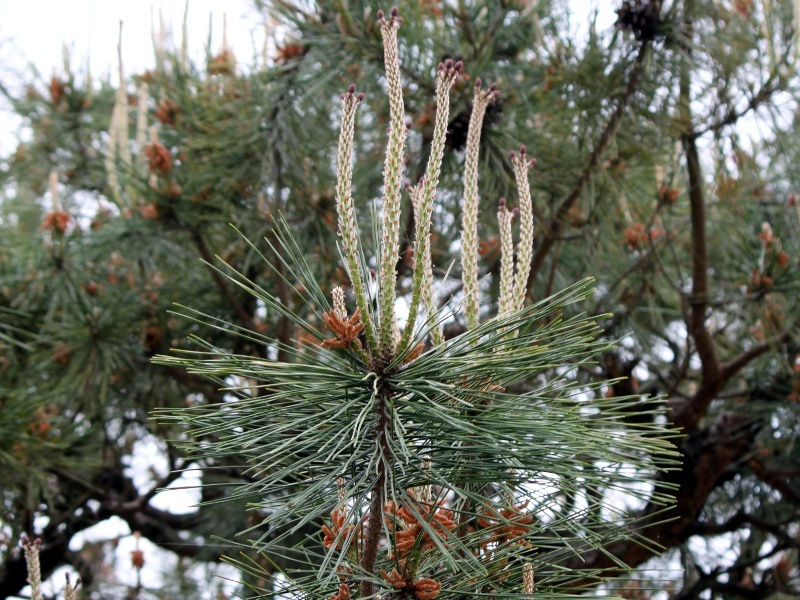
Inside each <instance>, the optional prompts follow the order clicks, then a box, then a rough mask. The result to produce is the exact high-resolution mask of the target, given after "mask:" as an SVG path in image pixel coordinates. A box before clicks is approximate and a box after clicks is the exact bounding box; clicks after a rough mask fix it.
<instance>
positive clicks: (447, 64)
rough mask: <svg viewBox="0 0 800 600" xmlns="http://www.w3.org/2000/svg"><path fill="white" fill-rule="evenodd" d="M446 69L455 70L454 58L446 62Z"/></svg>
mask: <svg viewBox="0 0 800 600" xmlns="http://www.w3.org/2000/svg"><path fill="white" fill-rule="evenodd" d="M444 68H445V69H452V68H453V59H452V58H448V59H447V60H445V61H444Z"/></svg>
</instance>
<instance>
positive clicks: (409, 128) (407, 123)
mask: <svg viewBox="0 0 800 600" xmlns="http://www.w3.org/2000/svg"><path fill="white" fill-rule="evenodd" d="M413 126H414V123H412V122H411V121H406V129H407V130H408V131H411V128H412V127H413Z"/></svg>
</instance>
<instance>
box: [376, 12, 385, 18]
mask: <svg viewBox="0 0 800 600" xmlns="http://www.w3.org/2000/svg"><path fill="white" fill-rule="evenodd" d="M376 16H377V17H378V21H383V19H384V15H383V11H382V10H379V11H378V12H377V14H376Z"/></svg>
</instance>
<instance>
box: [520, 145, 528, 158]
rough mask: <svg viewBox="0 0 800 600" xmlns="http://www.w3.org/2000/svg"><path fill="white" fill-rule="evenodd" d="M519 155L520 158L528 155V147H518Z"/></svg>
mask: <svg viewBox="0 0 800 600" xmlns="http://www.w3.org/2000/svg"><path fill="white" fill-rule="evenodd" d="M519 153H520V154H521V155H522V156H525V155H526V154H527V153H528V147H527V146H526V145H525V144H522V146H520V147H519Z"/></svg>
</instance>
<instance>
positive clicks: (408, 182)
mask: <svg viewBox="0 0 800 600" xmlns="http://www.w3.org/2000/svg"><path fill="white" fill-rule="evenodd" d="M403 188H405V190H406V191H408V190H410V189H411V182H410V181H406V182H405V183H404V184H403Z"/></svg>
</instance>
